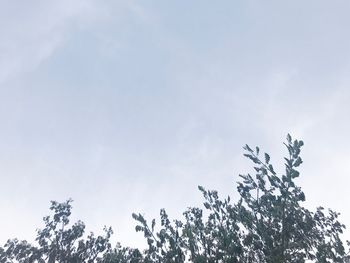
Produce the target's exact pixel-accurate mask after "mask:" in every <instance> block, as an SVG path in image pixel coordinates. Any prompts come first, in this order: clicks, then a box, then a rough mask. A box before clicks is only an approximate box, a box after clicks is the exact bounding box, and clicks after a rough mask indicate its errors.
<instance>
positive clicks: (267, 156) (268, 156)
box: [265, 153, 270, 164]
mask: <svg viewBox="0 0 350 263" xmlns="http://www.w3.org/2000/svg"><path fill="white" fill-rule="evenodd" d="M269 162H270V155H268V154H267V153H265V163H267V164H268V163H269Z"/></svg>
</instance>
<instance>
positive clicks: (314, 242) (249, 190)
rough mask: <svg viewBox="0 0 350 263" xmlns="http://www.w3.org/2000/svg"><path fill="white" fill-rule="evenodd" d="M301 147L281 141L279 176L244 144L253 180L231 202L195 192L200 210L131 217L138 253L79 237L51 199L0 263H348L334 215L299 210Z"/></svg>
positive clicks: (79, 229)
mask: <svg viewBox="0 0 350 263" xmlns="http://www.w3.org/2000/svg"><path fill="white" fill-rule="evenodd" d="M303 144H304V143H303V141H300V140H292V138H291V136H290V135H288V136H287V140H286V142H285V146H286V148H287V156H286V157H285V158H284V163H285V169H284V172H282V173H278V172H277V171H275V169H274V166H273V165H272V163H271V161H270V156H269V154H267V153H262V152H261V151H260V149H259V147H255V148H251V147H249V146H248V145H246V146H245V147H244V150H245V154H244V155H245V156H246V157H247V158H249V159H250V160H251V161H252V163H253V167H254V174H249V173H248V174H243V175H240V176H239V177H240V180H239V181H238V183H237V191H238V193H239V198H238V199H237V200H236V201H233V200H231V198H230V196H228V197H227V198H221V197H219V194H218V192H217V191H213V190H206V189H205V188H204V187H202V186H199V187H198V188H199V190H200V192H201V193H202V195H203V198H204V203H203V207H202V208H198V207H190V208H188V209H187V210H186V211H185V212H184V213H183V218H182V219H175V220H171V219H170V218H169V216H168V214H167V213H166V211H165V210H164V209H161V210H160V220H159V221H158V222H156V220H155V219H153V220H151V221H150V222H148V221H147V220H146V218H145V217H144V216H143V215H141V214H133V215H132V217H133V218H134V219H135V220H136V227H135V230H136V231H137V232H141V233H142V234H143V236H144V237H145V241H146V242H147V248H146V249H144V250H141V249H137V248H130V247H123V246H121V245H120V244H119V243H118V244H117V245H115V246H112V245H111V243H110V237H111V235H112V229H111V228H106V227H105V228H104V235H102V236H95V235H94V234H93V233H90V234H88V235H86V234H85V224H84V223H83V222H81V221H78V222H75V223H73V224H72V223H71V222H70V215H71V210H72V205H71V202H72V200H68V201H66V202H63V203H58V202H55V201H52V202H51V207H50V210H51V211H52V215H50V216H46V217H44V218H43V221H44V227H43V228H42V229H39V230H37V236H36V240H35V244H31V243H30V242H28V241H25V240H24V241H19V240H18V239H10V240H8V241H7V243H6V244H5V245H4V246H3V247H2V248H0V263H10V262H21V263H31V262H40V263H44V262H48V263H53V262H62V263H68V262H71V263H74V262H76V263H79V262H104V263H117V262H118V263H119V262H120V263H124V262H126V263H155V262H162V263H163V262H164V263H168V262H169V263H170V262H174V263H180V262H195V263H219V262H224V263H235V262H237V263H238V262H239V263H285V262H293V263H299V262H300V263H302V262H319V263H327V262H329V263H333V262H349V256H348V253H349V252H348V250H347V246H346V245H345V244H344V242H343V240H342V238H341V235H342V233H343V230H344V229H345V225H343V224H341V223H340V222H339V220H338V216H339V213H337V212H335V211H333V210H331V209H328V210H326V209H324V208H323V207H318V208H316V209H315V210H314V211H310V210H309V209H307V208H305V207H304V206H303V205H302V204H303V202H304V201H305V194H304V192H303V191H302V189H301V187H300V186H298V184H297V179H298V177H299V171H298V167H299V166H300V165H301V164H302V159H301V157H300V152H301V148H302V146H303Z"/></svg>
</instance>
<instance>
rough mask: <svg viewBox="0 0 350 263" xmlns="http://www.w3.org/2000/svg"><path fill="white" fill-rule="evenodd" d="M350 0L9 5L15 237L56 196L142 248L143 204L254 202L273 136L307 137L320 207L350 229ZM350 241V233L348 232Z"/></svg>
mask: <svg viewBox="0 0 350 263" xmlns="http://www.w3.org/2000/svg"><path fill="white" fill-rule="evenodd" d="M349 8H350V2H349V1H345V0H344V1H340V0H333V1H323V0H321V1H320V0H317V1H316V0H309V1H305V0H303V1H301V0H294V1H277V0H275V1H273V0H267V1H257V0H245V1H218V2H215V3H214V2H213V1H206V0H204V1H203V0H202V1H198V0H197V1H196V0H194V1H183V0H179V1H143V0H140V1H136V0H130V1H112V0H104V1H97V0H75V1H70V0H60V1H43V0H42V1H39V0H33V1H17V0H2V1H1V2H0V37H1V41H0V124H1V125H0V178H1V183H0V211H1V224H0V242H1V243H4V242H5V241H6V240H7V239H8V238H11V237H18V238H20V239H28V240H32V239H34V237H35V229H37V228H40V227H41V226H43V223H42V217H43V216H45V215H47V214H48V213H49V209H48V208H49V204H50V200H56V201H65V200H67V199H68V198H72V199H73V200H74V203H73V207H74V209H73V218H74V219H81V220H83V221H84V222H85V223H86V225H87V230H88V231H89V230H91V231H94V232H95V233H96V234H99V233H102V228H103V226H104V225H107V226H112V228H113V229H114V232H115V234H114V237H113V240H114V241H115V242H116V241H119V242H121V243H122V244H124V245H129V246H142V245H144V240H143V238H142V235H141V234H140V233H136V232H135V231H134V227H135V223H134V221H133V219H132V218H131V214H132V213H133V212H140V213H142V214H144V215H145V217H146V218H149V219H152V218H157V217H158V215H159V209H160V208H165V209H166V210H167V211H168V213H169V215H170V217H171V218H179V217H181V213H182V212H183V211H185V210H186V207H189V206H200V205H201V203H202V198H201V194H200V192H199V191H198V190H197V186H198V185H203V186H205V187H206V188H209V189H216V190H218V191H219V193H221V195H222V196H226V195H227V194H230V195H231V196H233V198H236V199H237V198H238V197H237V193H236V182H237V181H238V175H239V174H244V173H246V172H247V171H249V169H250V167H251V164H250V162H249V161H248V160H246V159H245V158H244V157H243V155H242V154H243V149H242V146H243V145H245V144H246V143H248V144H249V145H251V146H255V145H259V146H260V148H261V149H262V150H263V151H266V152H268V153H270V155H271V160H272V162H273V163H274V164H275V166H276V167H280V168H281V169H280V170H279V171H280V172H283V169H282V168H283V156H284V154H285V153H286V150H285V149H284V146H283V141H284V140H285V137H286V135H287V134H288V133H290V134H291V135H292V136H293V137H294V138H297V139H302V140H304V142H305V146H304V149H303V152H302V157H303V160H304V164H303V166H302V168H301V177H300V179H299V184H300V185H301V186H302V187H303V189H304V191H305V193H306V199H307V201H306V204H305V205H306V206H307V207H310V208H312V209H313V208H315V207H316V206H319V205H322V206H325V207H330V208H332V209H334V210H337V211H338V212H340V213H341V214H342V217H341V219H342V222H343V223H345V224H347V225H349V227H350V209H349V207H348V205H347V200H348V187H349V183H350V167H349V166H348V162H349V160H350V142H349V134H350V122H349V114H350V105H349V101H350V77H349V72H350V29H349V25H350V16H349V15H348V13H349V12H348V10H349ZM346 236H347V237H348V238H350V230H349V231H348V232H346Z"/></svg>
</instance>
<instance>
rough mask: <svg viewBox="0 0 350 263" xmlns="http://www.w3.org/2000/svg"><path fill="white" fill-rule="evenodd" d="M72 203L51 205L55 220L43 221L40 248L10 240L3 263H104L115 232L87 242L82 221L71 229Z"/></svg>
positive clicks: (0, 259) (91, 236)
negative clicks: (103, 256) (102, 259)
mask: <svg viewBox="0 0 350 263" xmlns="http://www.w3.org/2000/svg"><path fill="white" fill-rule="evenodd" d="M71 202H72V200H68V201H66V202H64V203H58V202H55V201H52V202H51V207H50V210H51V211H52V212H53V215H52V216H46V217H44V218H43V221H44V223H45V226H44V228H43V229H39V230H38V231H37V237H36V241H37V245H31V244H30V243H28V242H27V241H19V240H18V239H12V240H8V241H7V243H6V244H5V246H4V248H3V249H1V250H0V262H1V263H8V262H20V263H31V262H39V263H43V262H48V263H54V262H61V263H80V262H101V257H102V255H103V253H104V252H106V251H108V250H109V249H110V246H111V245H110V242H109V238H110V236H111V234H112V230H111V228H106V227H105V228H104V231H105V235H104V236H97V237H95V235H94V234H93V233H90V234H89V235H88V236H87V237H86V239H84V238H83V235H84V233H85V224H84V223H83V222H82V221H78V222H76V223H74V224H72V225H70V224H69V223H70V221H69V217H70V215H71V209H72V205H71Z"/></svg>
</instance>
